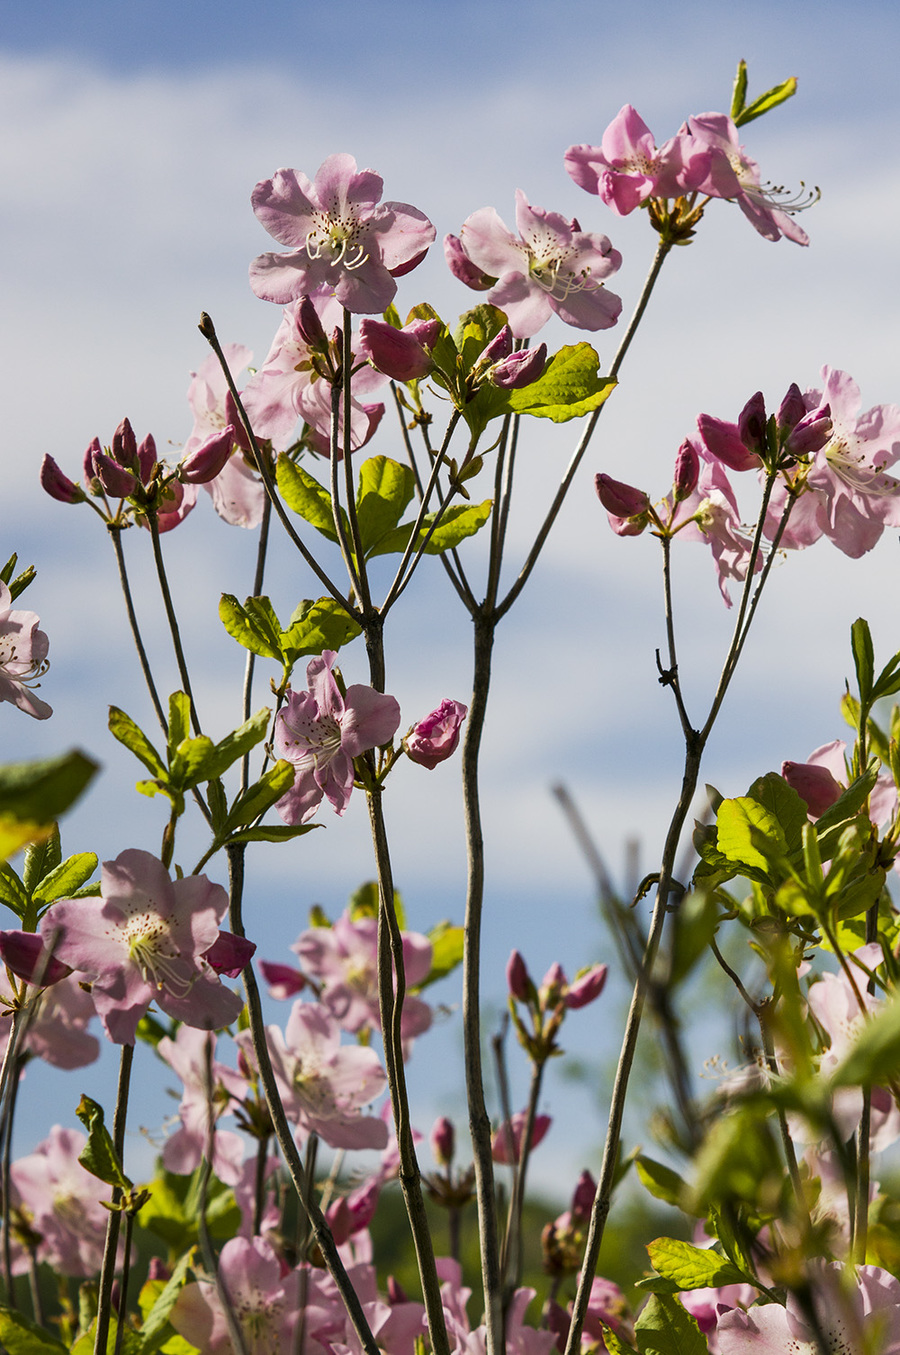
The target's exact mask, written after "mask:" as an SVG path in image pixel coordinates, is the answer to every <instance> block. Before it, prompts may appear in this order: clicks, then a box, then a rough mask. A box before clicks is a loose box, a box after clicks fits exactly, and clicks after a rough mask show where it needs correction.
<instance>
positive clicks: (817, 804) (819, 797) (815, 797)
mask: <svg viewBox="0 0 900 1355" xmlns="http://www.w3.org/2000/svg"><path fill="white" fill-rule="evenodd" d="M781 775H782V776H783V777H784V779H785V781H786V782H787V783H788V785H789V786H790V787H791V788H792V789H793V790H795V791H796V792H797V794H798V795H799V796H800V799H801V800H805V801H806V805H807V808H808V809H809V812H810V815H811V817H812V818H814V819H817V818H819V816H820V815H821V814H824V813H825V810H826V809H830V808H831V806H832V805H833V804H834V802H835V801H836V800H837V799H839V798H840V795H841V793H842V792H841V787H840V785H839V784H838V782H837V781H835V779H834V777H833V776H832V775H831V772H830V771H829V770H828V768H827V767H819V766H817V765H816V764H815V763H813V762H782V764H781Z"/></svg>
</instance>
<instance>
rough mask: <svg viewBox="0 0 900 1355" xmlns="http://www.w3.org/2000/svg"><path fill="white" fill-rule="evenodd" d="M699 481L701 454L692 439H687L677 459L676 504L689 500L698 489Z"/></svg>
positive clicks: (673, 484)
mask: <svg viewBox="0 0 900 1355" xmlns="http://www.w3.org/2000/svg"><path fill="white" fill-rule="evenodd" d="M699 479H700V454H699V452H698V451H697V448H696V447H695V446H694V444H693V443H692V442H691V440H690V438H685V440H684V442H683V443H682V444H681V446H680V447H679V448H678V454H677V456H676V457H675V476H674V479H673V482H672V493H673V495H674V497H675V502H676V503H681V502H682V501H683V500H684V499H687V498H689V497H690V496H691V494H693V492H694V490H695V489H696V488H697V481H698V480H699Z"/></svg>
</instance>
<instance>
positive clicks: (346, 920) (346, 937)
mask: <svg viewBox="0 0 900 1355" xmlns="http://www.w3.org/2000/svg"><path fill="white" fill-rule="evenodd" d="M401 938H402V941H403V968H404V973H405V975H406V986H407V990H409V989H412V988H415V987H416V986H417V985H418V984H420V983H423V982H424V980H425V979H426V978H427V977H428V974H429V973H430V971H431V956H432V947H431V942H430V941H429V940H428V938H427V936H423V935H422V934H421V933H420V932H407V931H404V932H402V933H401ZM291 949H292V950H295V951H296V952H297V954H298V955H299V956H300V960H301V963H302V965H303V968H304V969H305V971H306V973H307V974H308V975H309V976H310V978H312V979H314V980H315V983H316V984H317V986H318V988H319V1000H320V1001H321V1002H322V1003H323V1004H324V1006H325V1007H327V1009H328V1010H329V1011H330V1012H331V1014H332V1016H333V1017H334V1018H335V1020H337V1021H338V1022H339V1023H340V1025H341V1026H342V1027H343V1029H344V1030H347V1031H350V1032H351V1033H353V1034H356V1033H358V1032H359V1031H361V1030H365V1029H367V1028H368V1027H373V1028H374V1029H375V1030H380V1029H381V1013H380V1010H379V1001H378V920H377V919H376V918H374V917H359V918H356V919H353V918H351V917H350V915H349V913H344V914H343V915H342V916H341V917H339V918H338V919H337V921H336V922H335V924H334V926H333V927H310V928H309V930H308V931H305V932H303V933H302V935H301V936H300V937H298V939H297V940H296V941H295V943H294V945H293V946H292V947H291ZM430 1025H431V1008H430V1007H429V1005H428V1003H427V1002H424V1001H423V1000H422V998H420V997H416V995H415V994H414V993H411V992H409V991H407V994H406V997H405V998H404V1001H403V1016H402V1018H401V1027H400V1029H401V1035H402V1037H403V1040H404V1043H406V1044H407V1045H408V1042H409V1041H411V1040H412V1039H413V1038H414V1037H415V1036H417V1035H422V1034H424V1032H425V1031H426V1030H427V1029H428V1027H429V1026H430Z"/></svg>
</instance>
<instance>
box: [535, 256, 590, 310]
mask: <svg viewBox="0 0 900 1355" xmlns="http://www.w3.org/2000/svg"><path fill="white" fill-rule="evenodd" d="M528 271H529V274H530V276H531V277H532V278H533V279H534V281H535V282H536V283H537V285H538V286H539V287H541V288H542V289H543V290H544V291H545V292H547V293H548V295H550V296H552V297H553V299H554V300H555V301H565V299H566V297H568V296H571V295H572V293H573V292H584V291H587V290H588V289H595V288H596V287H598V286H602V284H598V283H596V282H595V281H594V279H593V278H592V277H591V272H590V269H589V268H585V269H583V270H582V271H581V272H580V273H574V272H573V271H572V270H571V269H570V268H563V260H562V259H548V260H541V261H538V260H534V261H533V262H532V263H531V265H530V266H529V270H528Z"/></svg>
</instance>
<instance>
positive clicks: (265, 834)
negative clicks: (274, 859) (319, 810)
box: [228, 823, 325, 843]
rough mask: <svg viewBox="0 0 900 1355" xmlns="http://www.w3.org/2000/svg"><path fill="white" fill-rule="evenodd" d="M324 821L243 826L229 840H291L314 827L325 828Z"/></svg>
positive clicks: (309, 831)
mask: <svg viewBox="0 0 900 1355" xmlns="http://www.w3.org/2000/svg"><path fill="white" fill-rule="evenodd" d="M324 826H325V825H324V824H322V823H297V824H293V825H291V824H281V823H279V824H272V826H271V827H267V826H266V825H265V824H260V825H259V826H258V827H256V828H242V829H241V831H240V832H239V833H231V834H230V835H229V838H228V841H229V843H231V842H290V841H291V839H292V838H295V837H303V834H304V833H311V832H312V830H313V829H314V828H324Z"/></svg>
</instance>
